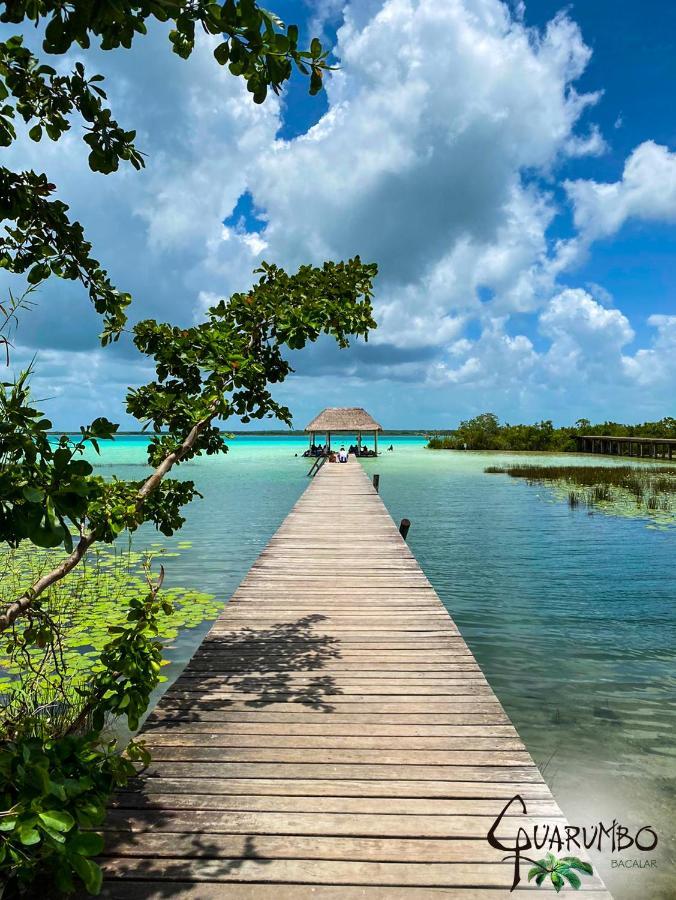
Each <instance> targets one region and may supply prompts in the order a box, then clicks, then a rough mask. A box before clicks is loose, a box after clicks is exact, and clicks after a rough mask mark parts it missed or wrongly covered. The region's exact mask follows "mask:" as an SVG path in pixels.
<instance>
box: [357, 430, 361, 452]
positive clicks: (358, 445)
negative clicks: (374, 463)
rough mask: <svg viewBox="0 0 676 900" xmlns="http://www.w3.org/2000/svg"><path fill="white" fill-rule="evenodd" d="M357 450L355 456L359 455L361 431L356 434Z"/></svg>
mask: <svg viewBox="0 0 676 900" xmlns="http://www.w3.org/2000/svg"><path fill="white" fill-rule="evenodd" d="M357 450H358V453H357V456H361V431H360V432H359V434H358V435H357Z"/></svg>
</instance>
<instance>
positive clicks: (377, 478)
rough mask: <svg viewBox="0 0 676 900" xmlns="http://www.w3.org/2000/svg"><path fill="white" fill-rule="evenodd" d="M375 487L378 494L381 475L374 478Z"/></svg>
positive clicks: (375, 475)
mask: <svg viewBox="0 0 676 900" xmlns="http://www.w3.org/2000/svg"><path fill="white" fill-rule="evenodd" d="M373 487H374V488H375V489H376V493H378V488H379V487H380V475H378V474H377V473H376V474H374V476H373Z"/></svg>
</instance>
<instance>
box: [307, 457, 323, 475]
mask: <svg viewBox="0 0 676 900" xmlns="http://www.w3.org/2000/svg"><path fill="white" fill-rule="evenodd" d="M326 459H327V457H326V456H318V457H317V459H316V460H315V461H314V462H313V464H312V468H311V469H310V471H309V472H308V473H307V474H308V478H314V477H315V475H316V474H317V472H319V470H320V469H321V467H322V466H323V465H324V463H325V462H326Z"/></svg>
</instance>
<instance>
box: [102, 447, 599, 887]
mask: <svg viewBox="0 0 676 900" xmlns="http://www.w3.org/2000/svg"><path fill="white" fill-rule="evenodd" d="M414 527H415V523H414ZM143 736H144V737H145V739H146V740H147V743H148V746H149V748H150V749H151V751H152V755H153V763H152V766H151V768H150V770H149V771H148V772H147V773H145V774H144V775H143V777H141V778H140V779H139V780H138V784H136V785H134V789H133V790H129V791H126V792H124V793H121V794H119V795H118V796H117V799H116V801H115V804H114V808H113V809H112V811H111V813H110V815H109V818H108V820H107V823H106V826H105V827H106V830H107V835H106V838H107V840H106V844H107V847H106V854H107V856H106V858H105V859H104V860H103V865H104V871H105V874H106V882H105V888H104V896H106V897H108V898H119V900H141V898H164V897H171V898H191V900H216V898H219V900H220V898H224V900H305V898H317V900H356V898H365V900H437V898H439V897H453V898H458V900H498V898H502V897H505V898H506V897H508V896H509V897H511V898H518V897H522V896H525V895H526V894H527V895H528V896H529V897H531V900H532V898H533V896H534V894H533V887H534V886H533V885H531V889H528V887H527V881H526V875H527V871H528V865H527V864H524V866H523V869H522V876H523V882H522V887H524V888H525V889H524V890H523V891H522V890H521V889H519V890H517V891H515V892H514V893H512V894H508V888H509V886H510V885H511V880H512V873H513V863H511V862H502V861H501V858H502V855H503V854H502V853H501V852H500V851H498V850H495V849H493V848H492V847H491V846H490V845H489V844H488V842H487V840H486V834H487V832H488V830H489V828H490V826H491V824H492V822H493V820H494V819H495V817H496V815H497V814H498V813H499V812H500V810H501V809H502V808H503V806H504V805H505V803H506V802H507V800H508V799H509V798H511V797H513V796H514V795H515V794H517V793H518V794H520V795H521V796H522V797H523V798H524V800H525V802H526V804H527V806H528V813H529V816H530V817H531V821H532V820H537V821H539V822H543V821H550V822H555V823H558V824H559V825H561V824H564V820H563V818H562V814H561V811H560V810H559V808H558V806H557V805H556V803H555V801H554V799H553V797H552V795H551V793H550V791H549V789H548V787H547V785H546V784H545V782H544V781H543V778H542V776H541V775H540V772H539V771H538V769H537V767H536V766H535V765H534V763H533V760H532V759H531V757H530V755H529V754H528V752H527V751H526V748H525V747H524V745H523V743H522V742H521V740H520V739H519V736H518V734H517V732H516V730H515V729H514V727H513V725H512V724H511V723H510V721H509V719H508V717H507V715H506V714H505V712H504V710H503V708H502V706H501V705H500V703H499V702H498V700H497V698H496V697H495V695H494V693H493V691H492V690H491V688H490V686H489V685H488V683H487V681H486V679H485V678H484V676H483V674H482V672H481V670H480V668H479V666H478V664H477V662H476V661H475V659H474V657H473V656H472V653H471V652H470V650H469V649H468V647H467V645H466V644H465V642H464V640H463V639H462V637H461V636H460V634H459V632H458V629H457V628H456V626H455V624H454V623H453V621H452V619H451V618H450V617H449V615H448V613H447V612H446V610H445V608H444V607H443V605H442V604H441V601H440V600H439V598H438V596H437V595H436V593H435V592H434V590H433V588H432V587H431V585H430V583H429V582H428V580H427V578H426V577H425V575H424V574H423V572H422V570H421V569H420V566H419V565H418V563H417V561H416V560H415V558H414V557H413V555H412V553H411V552H410V550H409V548H408V546H407V544H406V543H405V542H404V541H403V540H402V538H401V537H400V535H399V533H398V530H397V527H396V526H395V524H394V522H393V521H392V519H391V518H390V515H389V514H388V512H387V510H386V509H385V506H384V505H383V503H382V501H381V500H380V497H379V496H378V494H377V493H376V492H375V490H374V488H373V487H372V485H371V483H370V481H369V479H368V478H367V476H366V474H365V473H364V471H363V469H362V468H361V466H360V465H359V463H358V462H357V461H356V460H354V459H351V460H350V462H349V463H348V464H347V465H326V466H324V467H323V469H322V470H321V471H320V472H319V474H318V475H317V477H316V478H315V479H314V480H313V481H312V482H311V483H310V485H309V487H308V488H307V490H306V491H305V493H304V494H303V496H302V497H301V498H300V500H299V501H298V503H297V504H296V505H295V507H294V508H293V510H292V511H291V513H290V514H289V515H288V516H287V518H286V519H285V521H284V522H283V524H282V526H281V527H280V528H279V530H278V531H277V533H276V534H275V535H274V537H273V538H272V539H271V541H270V543H269V544H268V546H267V547H266V548H265V550H264V551H263V553H262V554H261V555H260V557H259V558H258V560H257V561H256V563H255V564H254V565H253V567H252V568H251V570H250V572H249V573H248V575H247V576H246V578H245V579H244V581H243V582H242V583H241V585H240V587H239V588H238V589H237V591H236V592H235V594H234V596H233V597H232V599H231V601H230V602H229V603H228V605H227V606H226V608H225V610H224V612H223V613H222V615H221V616H220V618H219V619H218V620H217V622H216V623H215V624H214V626H213V628H212V629H211V631H210V632H209V634H208V635H207V637H206V638H205V640H204V642H203V643H202V645H201V646H200V648H199V649H198V651H197V653H196V654H195V656H194V657H193V659H192V660H191V662H190V663H189V665H188V666H187V668H186V669H185V671H184V672H183V674H182V675H181V676H180V677H179V679H178V680H177V681H176V683H175V684H174V685H173V686H172V687H171V688H170V690H168V691H167V693H166V694H165V695H164V697H163V699H162V700H161V702H160V704H159V706H158V707H157V709H156V710H155V711H154V713H153V714H152V715H151V717H150V718H149V719H148V722H147V723H146V726H145V729H144V735H143ZM508 821H509V825H508V826H507V827H506V828H503V832H502V835H503V836H504V835H506V834H507V833H511V832H513V831H515V830H516V828H517V827H518V826H519V825H523V824H524V822H527V821H528V820H527V819H525V818H524V817H523V816H514V817H512V818H510V819H509V820H508ZM534 853H535V854H536V858H541V856H543V855H544V851H542V852H538V851H534ZM564 855H565V854H564ZM583 881H584V886H583V890H582V891H580V896H581V898H584V900H610V895H609V894H608V893H607V892H606V891H605V889H604V887H603V884H602V883H601V881H600V880H599V879H598V878H597V877H594V878H588V877H583ZM536 890H537V889H536ZM569 890H570V889H569ZM550 896H553V893H550Z"/></svg>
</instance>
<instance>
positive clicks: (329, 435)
mask: <svg viewBox="0 0 676 900" xmlns="http://www.w3.org/2000/svg"><path fill="white" fill-rule="evenodd" d="M326 443H327V446H328V448H329V453H330V452H331V432H330V431H327V432H326Z"/></svg>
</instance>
